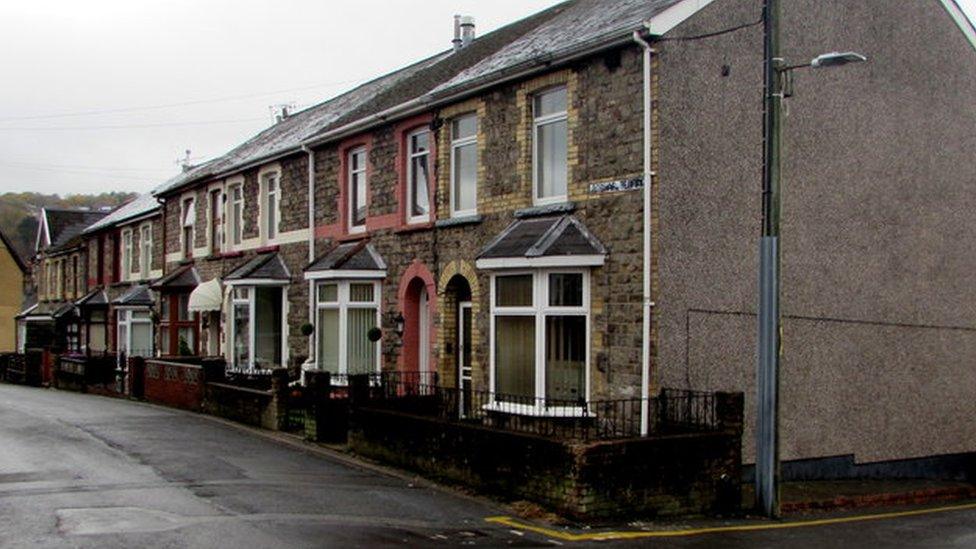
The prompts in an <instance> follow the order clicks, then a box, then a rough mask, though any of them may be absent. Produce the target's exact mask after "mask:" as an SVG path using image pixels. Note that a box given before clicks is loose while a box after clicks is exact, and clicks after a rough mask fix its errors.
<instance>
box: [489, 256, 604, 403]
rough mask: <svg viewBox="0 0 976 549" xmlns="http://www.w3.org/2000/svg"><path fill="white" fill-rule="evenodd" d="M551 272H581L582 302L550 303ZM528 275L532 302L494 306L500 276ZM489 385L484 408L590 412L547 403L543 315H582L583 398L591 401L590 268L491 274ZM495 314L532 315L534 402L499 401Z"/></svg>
mask: <svg viewBox="0 0 976 549" xmlns="http://www.w3.org/2000/svg"><path fill="white" fill-rule="evenodd" d="M551 274H581V275H582V276H583V280H582V285H583V304H582V305H581V306H579V307H554V306H550V305H549V275H551ZM519 275H530V276H532V305H531V306H523V307H497V306H496V305H495V284H496V279H497V278H499V277H508V276H519ZM489 299H490V307H489V311H490V314H489V317H490V318H489V364H490V368H489V387H491V392H492V395H493V396H492V401H491V402H490V403H489V404H486V405H485V408H486V409H490V410H496V411H501V412H509V413H514V414H521V415H537V416H559V417H583V416H587V415H590V411H589V410H587V409H585V408H581V407H579V406H546V405H545V401H546V317H547V316H583V317H585V319H586V321H585V326H586V328H585V332H586V335H585V338H586V342H585V343H586V350H585V357H586V360H585V362H584V365H583V372H584V376H583V377H584V382H583V384H584V387H583V401H584V402H586V403H587V404H588V403H589V401H590V352H591V349H590V343H591V341H590V340H591V339H592V332H591V330H592V325H591V322H590V271H589V269H585V268H583V269H580V268H565V269H533V270H513V271H499V272H495V273H492V274H491V286H490V292H489ZM496 316H530V317H535V355H534V356H535V404H534V405H528V404H518V403H511V402H504V401H498V400H496V398H495V396H494V395H495V394H496V393H497V391H496V387H495V371H496V369H497V365H496V364H495V317H496Z"/></svg>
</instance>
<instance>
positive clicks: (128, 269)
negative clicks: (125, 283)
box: [122, 230, 136, 280]
mask: <svg viewBox="0 0 976 549" xmlns="http://www.w3.org/2000/svg"><path fill="white" fill-rule="evenodd" d="M132 252H133V248H132V231H131V230H125V231H122V280H129V279H131V278H132V273H134V272H135V270H136V265H135V258H134V257H133V253H132Z"/></svg>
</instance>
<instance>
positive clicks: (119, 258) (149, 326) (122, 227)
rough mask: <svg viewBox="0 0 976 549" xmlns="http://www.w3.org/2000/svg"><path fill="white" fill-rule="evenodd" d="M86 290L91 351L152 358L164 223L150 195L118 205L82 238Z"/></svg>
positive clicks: (82, 307)
mask: <svg viewBox="0 0 976 549" xmlns="http://www.w3.org/2000/svg"><path fill="white" fill-rule="evenodd" d="M82 239H83V244H82V248H83V250H84V252H85V255H86V256H87V258H88V261H87V265H88V268H87V280H86V282H87V289H86V292H85V293H84V295H83V296H81V297H79V298H78V299H77V300H76V302H75V305H76V310H77V314H78V316H79V321H80V330H81V336H82V341H83V342H85V346H86V349H87V350H88V351H89V352H105V353H119V354H121V355H125V356H153V355H154V354H155V353H156V351H157V349H158V348H159V347H158V345H157V343H156V341H155V338H156V333H157V329H156V328H157V326H156V325H155V320H156V317H155V316H154V311H155V309H154V305H155V303H154V300H153V295H152V292H151V290H150V284H151V283H152V282H153V281H154V280H156V279H158V278H159V277H161V276H162V274H163V261H162V257H163V256H162V250H163V247H162V218H161V215H160V205H159V203H158V202H157V201H156V199H155V197H154V196H153V195H152V194H150V193H147V194H144V195H140V196H138V197H136V198H134V199H133V200H131V201H129V202H128V203H126V204H124V205H122V206H120V207H119V208H117V209H116V210H114V211H113V212H112V213H110V214H109V215H107V216H105V217H103V218H102V219H100V220H99V221H98V222H96V223H94V224H92V225H90V226H89V227H87V228H86V229H85V230H84V232H83V233H82Z"/></svg>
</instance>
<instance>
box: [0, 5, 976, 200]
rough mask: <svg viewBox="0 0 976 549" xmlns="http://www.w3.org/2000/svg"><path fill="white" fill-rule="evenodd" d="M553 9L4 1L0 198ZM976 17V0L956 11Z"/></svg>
mask: <svg viewBox="0 0 976 549" xmlns="http://www.w3.org/2000/svg"><path fill="white" fill-rule="evenodd" d="M556 3H558V0H491V1H485V0H481V1H478V0H422V1H421V0H414V1H406V0H397V1H393V0H385V1H384V0H351V1H327V2H326V1H313V0H306V1H299V0H293V1H292V0H273V1H250V0H247V1H245V0H195V1H189V0H167V1H162V0H124V1H123V0H85V1H80V0H65V1H49V0H27V1H23V0H20V1H14V0H5V1H3V2H2V5H0V70H2V74H3V77H2V79H0V192H8V191H25V190H31V191H38V192H45V193H55V192H56V193H60V194H62V195H66V194H70V193H91V192H101V191H109V190H130V191H146V190H149V189H150V188H152V187H153V186H155V185H156V184H158V183H160V182H161V181H163V180H165V179H166V178H168V177H169V176H171V175H173V174H174V173H175V172H176V170H177V169H178V159H179V158H181V157H182V156H183V155H184V151H185V150H186V149H190V150H191V151H192V152H191V156H192V158H193V160H194V162H198V161H201V160H205V159H207V158H210V157H213V156H216V155H219V154H222V153H223V152H226V151H227V150H228V149H230V148H231V147H233V146H234V145H236V144H238V143H240V142H241V141H243V140H245V139H247V138H248V137H250V136H251V135H253V134H255V133H257V132H258V131H260V130H261V129H263V128H264V127H266V126H268V125H269V124H270V123H271V114H270V110H269V107H270V106H271V105H275V104H280V103H294V104H297V106H298V107H299V108H300V107H302V106H308V105H311V104H314V103H317V102H320V101H322V100H324V99H327V98H329V97H332V96H334V95H336V94H338V93H341V92H342V91H344V90H347V89H349V88H351V87H353V86H354V85H356V84H357V83H361V82H364V81H366V80H369V79H371V78H373V77H376V76H379V75H381V74H383V73H386V72H389V71H391V70H394V69H396V68H399V67H401V66H403V65H405V64H407V63H410V62H413V61H416V60H419V59H421V58H424V57H427V56H429V55H432V54H434V53H436V52H438V51H441V50H443V49H445V48H447V47H449V46H450V40H451V38H452V31H453V19H452V17H453V14H455V13H462V14H470V15H473V16H475V18H476V20H477V31H478V33H479V34H483V33H485V32H488V31H490V30H492V29H495V28H497V27H499V26H502V25H504V24H506V23H508V22H511V21H514V20H516V19H519V18H521V17H524V16H526V15H529V14H531V13H533V12H536V11H538V10H540V9H543V8H546V7H548V6H551V5H553V4H556ZM960 3H962V4H963V6H964V9H966V10H967V11H968V12H969V14H970V17H971V18H972V17H973V16H974V15H976V0H960Z"/></svg>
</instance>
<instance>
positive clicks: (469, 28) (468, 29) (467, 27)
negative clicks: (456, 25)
mask: <svg viewBox="0 0 976 549" xmlns="http://www.w3.org/2000/svg"><path fill="white" fill-rule="evenodd" d="M473 40H474V17H471V16H470V15H465V16H463V17H461V47H462V48H463V47H465V46H467V45H468V44H470V43H471V42H472V41H473Z"/></svg>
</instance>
